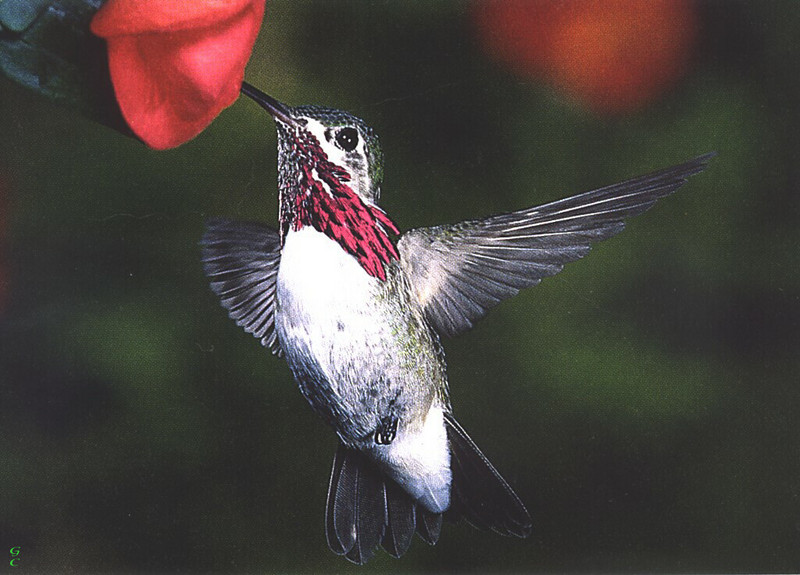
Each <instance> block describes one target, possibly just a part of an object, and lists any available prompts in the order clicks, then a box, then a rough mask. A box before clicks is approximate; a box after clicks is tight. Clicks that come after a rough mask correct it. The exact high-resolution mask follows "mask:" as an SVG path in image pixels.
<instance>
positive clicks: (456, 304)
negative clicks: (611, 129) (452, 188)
mask: <svg viewBox="0 0 800 575" xmlns="http://www.w3.org/2000/svg"><path fill="white" fill-rule="evenodd" d="M714 155H715V154H713V153H711V154H706V155H703V156H700V157H698V158H695V159H693V160H691V161H689V162H686V163H685V164H681V165H678V166H673V167H671V168H667V169H665V170H661V171H658V172H653V173H652V174H647V175H645V176H640V177H638V178H633V179H631V180H626V181H624V182H621V183H619V184H614V185H611V186H606V187H604V188H600V189H598V190H593V191H591V192H585V193H583V194H579V195H577V196H572V197H570V198H566V199H563V200H558V201H556V202H551V203H549V204H545V205H543V206H538V207H533V208H528V209H525V210H520V211H517V212H511V213H508V214H501V215H497V216H492V217H489V218H486V219H483V220H473V221H467V222H461V223H458V224H454V225H448V226H437V227H433V228H420V229H415V230H410V231H409V232H407V233H406V234H404V235H403V237H402V238H401V239H400V241H399V242H398V249H399V251H400V260H401V264H402V266H403V268H404V269H405V271H406V274H407V275H408V277H409V281H410V283H411V288H412V290H413V291H414V292H415V294H416V296H417V298H418V301H419V302H420V303H421V304H422V306H423V309H424V310H425V313H426V316H427V318H428V320H429V321H430V322H431V325H432V326H433V327H434V328H435V329H436V331H437V332H438V333H440V334H442V335H447V336H453V335H457V334H459V333H462V332H464V331H466V330H468V329H469V328H470V327H472V325H473V324H474V323H475V321H477V320H478V319H480V318H481V317H483V316H484V315H485V314H486V312H487V311H488V310H489V309H490V308H492V307H493V306H495V305H496V304H497V303H499V302H500V301H502V300H504V299H506V298H509V297H511V296H513V295H516V294H517V293H518V292H519V290H521V289H522V288H526V287H530V286H534V285H536V284H538V283H539V282H540V281H541V280H542V278H545V277H548V276H552V275H554V274H557V273H558V272H560V271H561V269H562V268H563V267H564V264H566V263H567V262H571V261H574V260H577V259H579V258H582V257H583V256H585V255H586V254H587V253H588V252H589V249H590V246H591V244H592V243H594V242H597V241H600V240H604V239H606V238H610V237H611V236H613V235H615V234H618V233H619V232H620V231H622V229H623V228H624V227H625V224H624V220H625V219H626V218H628V217H631V216H636V215H638V214H641V213H642V212H644V211H645V210H647V209H649V208H650V207H651V206H652V205H653V204H654V203H655V202H656V200H658V199H660V198H663V197H664V196H667V195H669V194H671V193H672V192H674V191H675V190H677V189H678V188H679V187H681V186H682V185H683V184H684V183H685V182H686V179H687V178H688V177H689V176H691V175H693V174H696V173H698V172H701V171H702V170H703V169H705V167H706V164H707V163H708V161H709V160H710V159H711V158H712V157H713V156H714Z"/></svg>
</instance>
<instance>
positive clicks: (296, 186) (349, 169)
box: [242, 82, 383, 204]
mask: <svg viewBox="0 0 800 575" xmlns="http://www.w3.org/2000/svg"><path fill="white" fill-rule="evenodd" d="M242 93H243V94H245V95H247V96H249V97H250V98H252V99H253V100H255V101H256V102H257V103H258V104H259V105H260V106H261V107H262V108H264V109H265V110H267V111H268V112H269V113H270V115H272V117H273V119H274V120H275V124H276V127H277V130H278V170H279V172H280V176H281V179H282V180H283V181H281V182H280V184H281V192H294V193H305V192H308V189H307V188H308V186H309V185H312V184H313V182H311V181H307V180H306V179H305V178H303V176H304V175H305V173H304V172H305V170H304V168H308V169H311V170H316V172H317V174H318V175H319V176H320V177H322V178H325V179H328V178H333V179H336V180H339V181H340V182H343V183H345V182H346V183H347V185H348V187H350V188H351V189H352V190H353V191H354V192H355V193H356V194H358V195H359V196H360V197H361V199H363V200H364V201H366V202H370V203H373V204H374V203H377V201H378V199H379V198H380V190H381V183H382V182H383V151H382V150H381V146H380V142H379V140H378V136H377V134H376V133H375V132H374V131H373V130H372V128H370V127H369V126H367V124H365V123H364V121H363V120H362V119H360V118H357V117H356V116H353V115H352V114H350V113H348V112H343V111H342V110H336V109H333V108H324V107H321V106H296V107H290V106H287V105H286V104H283V103H281V102H278V101H277V100H275V99H274V98H272V97H270V96H268V95H266V94H264V93H263V92H261V91H259V90H258V89H256V88H254V87H253V86H251V85H249V84H247V83H246V82H245V83H243V84H242ZM321 170H322V171H321ZM292 176H294V177H292Z"/></svg>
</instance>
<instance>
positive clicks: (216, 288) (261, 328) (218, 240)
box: [200, 219, 281, 355]
mask: <svg viewBox="0 0 800 575" xmlns="http://www.w3.org/2000/svg"><path fill="white" fill-rule="evenodd" d="M200 246H201V247H202V250H203V256H202V257H203V270H204V271H205V273H206V275H207V276H208V278H209V279H210V280H211V290H212V291H213V292H214V293H215V294H217V295H218V296H219V298H220V301H221V302H222V307H224V308H225V309H227V310H228V314H229V315H230V317H231V319H232V320H234V321H235V322H236V324H237V325H239V326H241V327H243V328H244V330H245V331H246V332H247V333H252V334H253V335H254V336H256V337H257V338H258V339H260V340H261V344H262V345H264V346H265V347H268V348H270V349H271V350H272V352H273V353H275V354H278V355H280V353H281V349H280V344H279V343H278V338H277V335H276V334H275V283H276V278H277V276H278V264H279V263H280V260H281V239H280V236H279V235H278V232H277V231H275V230H273V229H272V228H269V227H267V226H264V225H261V224H256V223H250V222H232V221H228V220H221V219H214V220H209V221H208V222H207V223H206V233H205V234H204V235H203V239H202V241H201V242H200Z"/></svg>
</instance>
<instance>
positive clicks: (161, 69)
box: [92, 0, 264, 149]
mask: <svg viewBox="0 0 800 575" xmlns="http://www.w3.org/2000/svg"><path fill="white" fill-rule="evenodd" d="M263 17H264V0H192V1H186V0H108V2H106V3H105V4H104V5H103V7H102V8H100V10H99V11H98V12H97V14H96V15H95V16H94V19H93V20H92V32H94V33H95V34H97V35H98V36H101V37H103V38H105V39H106V40H107V41H108V60H109V68H110V71H111V80H112V81H113V83H114V91H115V92H116V95H117V101H118V102H119V105H120V108H121V110H122V114H123V116H125V120H126V121H127V122H128V125H129V126H130V127H131V129H132V130H133V131H134V132H135V133H136V135H137V136H139V137H140V138H141V139H142V140H143V141H144V142H145V143H146V144H147V145H148V146H150V147H152V148H156V149H166V148H174V147H175V146H179V145H180V144H182V143H184V142H186V141H187V140H190V139H191V138H193V137H195V136H196V135H197V134H199V133H200V132H201V131H202V130H203V129H204V128H205V127H206V126H208V124H210V123H211V121H212V120H213V119H214V118H216V117H217V115H218V114H219V113H220V112H221V111H222V110H223V108H226V107H227V106H230V105H231V104H232V103H233V102H234V101H235V100H236V98H237V97H238V96H239V89H240V87H241V84H242V79H243V78H244V67H245V65H246V64H247V61H248V60H249V58H250V53H251V52H252V50H253V44H254V43H255V40H256V36H257V35H258V30H259V28H260V27H261V20H262V19H263Z"/></svg>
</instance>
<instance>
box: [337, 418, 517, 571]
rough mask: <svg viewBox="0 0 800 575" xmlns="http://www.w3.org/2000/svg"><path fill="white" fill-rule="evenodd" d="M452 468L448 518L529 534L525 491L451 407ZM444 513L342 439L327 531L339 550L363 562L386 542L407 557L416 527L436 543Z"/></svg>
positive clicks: (389, 549) (447, 420) (422, 536)
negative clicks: (509, 480)
mask: <svg viewBox="0 0 800 575" xmlns="http://www.w3.org/2000/svg"><path fill="white" fill-rule="evenodd" d="M445 424H446V428H447V437H448V441H449V444H450V451H451V468H452V473H453V486H452V502H453V503H452V506H451V508H450V509H448V510H447V511H446V512H445V513H446V515H447V517H448V519H453V520H458V519H459V518H463V519H465V520H466V521H467V522H468V523H470V524H471V525H473V526H474V527H476V528H478V529H482V530H491V531H494V532H496V533H499V534H501V535H514V536H516V537H527V536H528V535H529V534H530V531H531V518H530V515H528V511H527V510H526V509H525V506H524V505H523V504H522V502H521V501H520V499H519V497H517V495H516V494H515V493H514V491H513V490H512V489H511V487H509V485H508V483H506V481H505V480H504V479H503V478H502V477H501V476H500V474H499V473H498V472H497V470H496V469H495V468H494V467H493V466H492V464H491V463H489V460H488V459H486V457H485V456H484V455H483V453H481V451H480V450H479V449H478V448H477V446H476V445H475V443H474V442H473V441H472V440H471V439H470V438H469V436H468V435H467V434H466V433H465V432H464V430H463V428H462V427H461V426H460V425H459V424H458V423H457V422H456V421H455V419H453V417H452V416H451V415H445ZM441 528H442V514H441V513H432V512H431V511H428V510H427V509H425V508H424V507H423V506H422V505H421V504H418V503H417V502H416V501H415V500H414V499H413V498H412V497H411V496H410V495H409V494H408V493H407V492H406V491H405V490H404V489H403V488H402V487H400V485H398V484H397V483H396V482H395V481H394V480H393V479H391V478H390V477H388V476H387V475H385V474H384V473H383V472H382V471H381V470H380V469H379V468H378V466H377V465H376V464H375V463H374V462H373V461H371V460H370V459H368V458H367V457H366V456H364V455H363V454H362V453H360V452H358V451H356V450H354V449H350V448H348V447H346V446H345V445H344V444H342V443H340V444H339V447H338V449H337V450H336V455H335V456H334V459H333V469H332V471H331V481H330V485H329V487H328V502H327V508H326V514H325V531H326V536H327V539H328V546H329V547H330V548H331V550H332V551H333V552H334V553H336V554H337V555H344V556H345V557H346V558H347V559H348V560H350V561H352V562H353V563H357V564H359V565H363V564H364V563H366V562H367V561H369V559H370V558H372V557H373V556H374V555H375V552H376V550H377V548H378V546H379V545H380V546H381V547H383V548H384V549H385V550H386V552H387V553H389V554H390V555H391V556H393V557H397V558H399V557H402V556H403V555H404V554H405V553H406V551H408V548H409V547H410V546H411V540H412V539H413V536H414V533H416V534H417V535H419V537H420V539H422V540H423V541H425V542H426V543H428V544H429V545H434V544H435V543H436V542H437V541H438V540H439V534H440V533H441Z"/></svg>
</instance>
